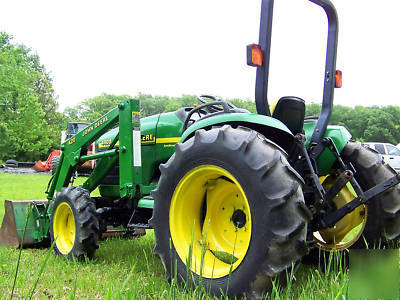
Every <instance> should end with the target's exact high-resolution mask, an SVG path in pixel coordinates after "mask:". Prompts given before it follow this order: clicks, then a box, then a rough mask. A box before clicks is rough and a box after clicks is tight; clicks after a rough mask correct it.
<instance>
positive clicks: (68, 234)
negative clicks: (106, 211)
mask: <svg viewBox="0 0 400 300" xmlns="http://www.w3.org/2000/svg"><path fill="white" fill-rule="evenodd" d="M98 235H99V221H98V219H97V216H96V205H95V202H94V200H93V199H92V198H90V196H89V192H88V191H87V190H85V189H83V188H81V187H79V186H71V187H67V188H63V189H62V190H61V193H59V194H58V195H57V197H56V200H55V201H54V204H53V207H52V213H51V218H50V237H51V242H52V243H53V242H54V241H56V242H55V245H54V251H55V253H56V254H57V255H61V256H64V257H67V258H68V259H70V260H73V257H75V259H76V260H80V261H82V260H84V259H85V257H87V258H89V259H92V258H93V257H94V254H95V252H96V249H97V248H98V247H99V246H98V244H97V241H98Z"/></svg>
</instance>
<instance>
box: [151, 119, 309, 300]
mask: <svg viewBox="0 0 400 300" xmlns="http://www.w3.org/2000/svg"><path fill="white" fill-rule="evenodd" d="M160 170H161V178H160V181H159V184H158V187H157V189H156V190H155V191H154V193H153V196H154V212H153V217H152V219H151V225H152V226H153V227H154V231H155V238H156V246H155V249H154V252H155V253H156V254H158V255H159V256H160V257H161V259H162V262H163V264H164V267H165V272H166V277H167V278H168V279H171V277H173V276H176V277H177V280H178V281H180V282H182V281H193V282H194V283H195V284H203V285H204V287H205V288H206V289H209V288H211V291H212V292H213V293H214V294H216V295H220V294H221V293H226V292H227V294H228V295H230V296H233V295H242V294H249V295H254V294H261V293H262V292H264V291H265V288H266V287H267V286H268V284H270V281H271V278H273V277H274V276H276V275H278V274H279V273H281V272H283V271H285V270H287V269H288V268H290V267H291V266H292V265H293V264H295V263H296V262H297V261H299V260H300V259H301V257H302V256H303V255H304V254H305V253H306V251H307V246H306V243H305V238H306V227H307V225H306V224H307V221H308V219H309V215H308V210H307V208H306V207H305V205H304V199H303V194H302V190H301V178H300V177H299V176H298V175H297V173H296V172H295V171H294V170H293V169H292V168H291V167H290V165H289V164H288V162H287V160H286V158H285V155H284V154H283V152H282V150H281V149H280V148H279V147H278V146H277V145H275V144H274V143H272V142H271V141H269V140H267V139H265V138H264V137H263V136H261V135H260V134H258V133H257V132H255V131H252V130H250V129H247V128H241V127H240V128H236V129H234V128H232V127H230V126H224V127H222V128H215V129H212V130H209V131H204V130H200V131H197V132H196V134H195V136H194V137H192V138H190V139H189V140H187V141H186V142H184V143H183V144H177V145H176V147H175V154H174V155H173V156H172V157H171V158H170V160H169V161H168V162H167V163H166V164H165V165H161V166H160Z"/></svg>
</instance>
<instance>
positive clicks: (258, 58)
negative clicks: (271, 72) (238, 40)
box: [247, 44, 264, 67]
mask: <svg viewBox="0 0 400 300" xmlns="http://www.w3.org/2000/svg"><path fill="white" fill-rule="evenodd" d="M263 60H264V52H263V51H262V49H261V46H260V45H257V44H251V45H247V64H248V65H249V66H252V67H261V66H262V64H263Z"/></svg>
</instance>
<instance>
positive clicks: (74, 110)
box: [64, 93, 131, 122]
mask: <svg viewBox="0 0 400 300" xmlns="http://www.w3.org/2000/svg"><path fill="white" fill-rule="evenodd" d="M129 98H131V97H130V96H128V95H120V96H116V95H110V94H104V93H103V94H101V95H100V96H96V97H93V98H89V99H86V100H84V101H82V102H81V103H80V104H78V105H76V106H75V107H67V108H66V109H65V110H64V114H65V116H66V117H67V118H68V119H69V120H70V121H83V122H94V121H95V120H97V119H98V118H100V117H101V116H102V115H104V114H106V113H107V112H108V111H110V110H112V109H113V108H115V107H116V106H117V105H118V104H119V103H120V102H121V101H123V100H127V99H129Z"/></svg>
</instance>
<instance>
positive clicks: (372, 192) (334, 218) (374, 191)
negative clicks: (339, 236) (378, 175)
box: [319, 174, 400, 230]
mask: <svg viewBox="0 0 400 300" xmlns="http://www.w3.org/2000/svg"><path fill="white" fill-rule="evenodd" d="M399 182H400V174H397V175H394V176H393V177H391V178H389V179H387V180H385V181H384V182H381V183H380V184H378V185H376V186H374V187H373V188H371V189H369V190H368V191H366V192H365V193H364V196H361V197H357V198H355V199H354V200H352V201H350V202H349V203H347V204H345V205H343V206H342V207H341V208H339V209H338V210H336V211H334V212H333V213H331V214H329V215H327V216H325V217H324V218H322V220H320V224H319V225H320V227H319V230H321V229H324V228H327V227H332V226H334V225H335V224H336V223H337V222H338V221H339V220H340V219H341V218H343V217H344V216H345V215H347V214H348V213H350V212H352V211H353V210H355V209H356V208H357V207H359V206H360V205H362V204H367V203H368V202H369V201H370V200H371V199H372V198H374V197H376V196H379V195H380V194H382V193H384V192H386V191H387V190H388V189H390V188H392V187H394V186H395V185H397V184H398V183H399Z"/></svg>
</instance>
